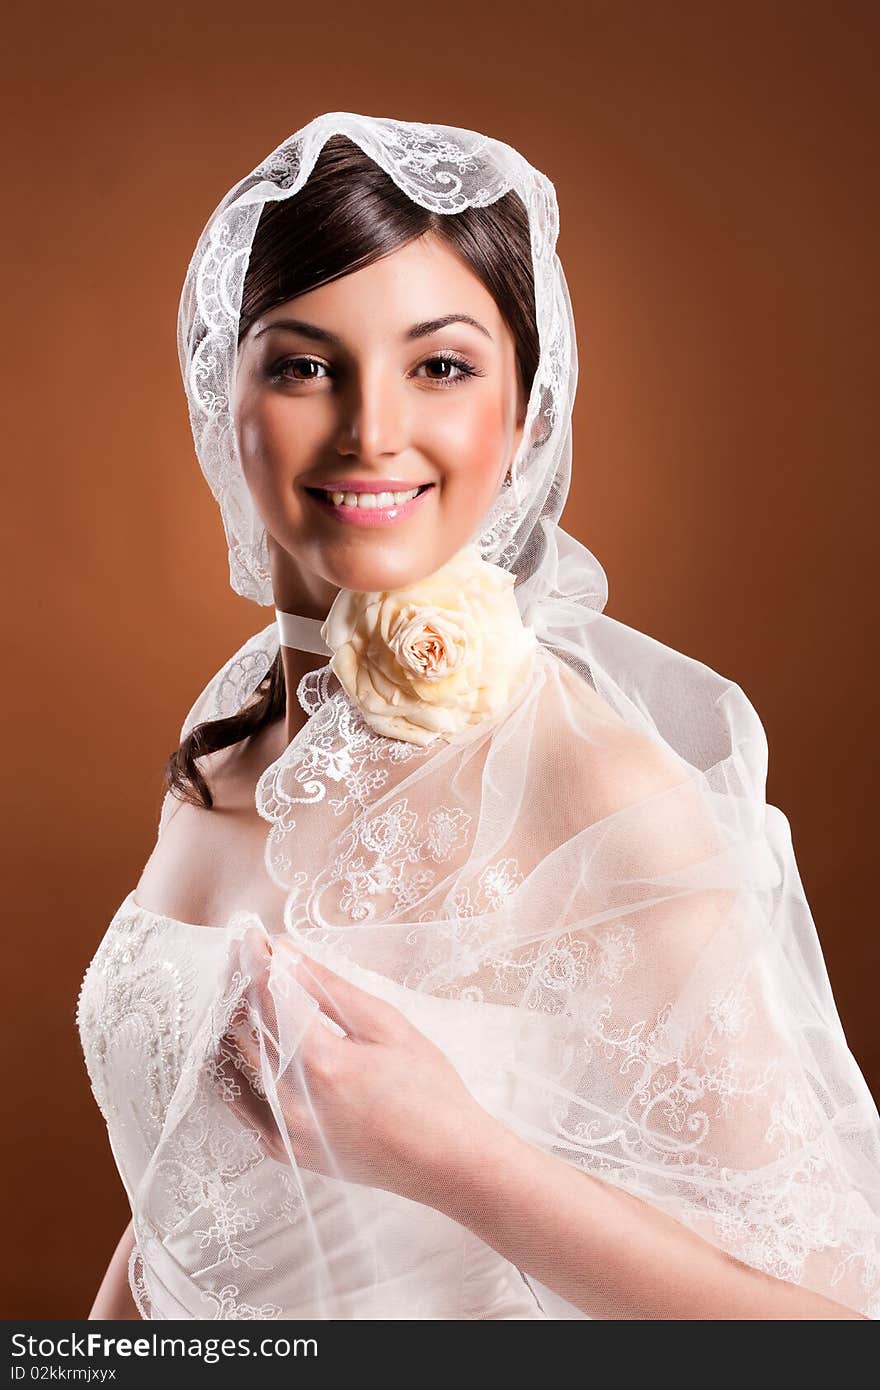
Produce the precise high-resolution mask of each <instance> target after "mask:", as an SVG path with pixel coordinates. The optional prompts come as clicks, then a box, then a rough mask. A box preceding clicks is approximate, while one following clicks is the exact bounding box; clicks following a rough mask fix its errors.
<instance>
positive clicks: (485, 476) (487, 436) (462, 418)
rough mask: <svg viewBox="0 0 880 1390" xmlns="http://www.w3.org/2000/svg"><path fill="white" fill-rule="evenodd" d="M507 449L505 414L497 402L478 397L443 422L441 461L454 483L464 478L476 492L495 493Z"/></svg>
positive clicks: (475, 396) (451, 412) (448, 476)
mask: <svg viewBox="0 0 880 1390" xmlns="http://www.w3.org/2000/svg"><path fill="white" fill-rule="evenodd" d="M507 448H508V428H507V422H506V418H505V412H504V410H503V407H502V405H501V404H500V403H499V402H498V401H496V400H492V399H489V398H487V397H480V396H478V395H477V394H476V393H475V394H474V397H473V398H472V399H471V400H470V401H467V402H466V403H465V404H464V406H463V408H462V409H461V410H455V411H452V410H451V411H450V412H449V414H448V417H447V419H445V420H444V422H443V429H442V460H441V461H442V465H443V471H444V473H445V475H446V476H447V478H448V479H449V480H450V481H452V482H456V481H458V479H459V478H463V479H465V480H467V482H468V483H469V484H470V486H471V487H472V488H473V489H474V490H476V489H478V488H479V489H480V490H482V491H485V490H491V489H493V488H494V486H495V483H496V481H497V478H498V473H499V471H500V469H501V465H502V462H503V461H504V460H505V459H506V452H507ZM481 485H482V486H481Z"/></svg>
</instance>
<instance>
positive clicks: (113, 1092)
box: [76, 915, 196, 1153]
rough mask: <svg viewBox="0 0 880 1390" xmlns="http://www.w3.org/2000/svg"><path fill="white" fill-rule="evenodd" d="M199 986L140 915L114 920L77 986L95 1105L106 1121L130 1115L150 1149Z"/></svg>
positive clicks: (123, 1120)
mask: <svg viewBox="0 0 880 1390" xmlns="http://www.w3.org/2000/svg"><path fill="white" fill-rule="evenodd" d="M195 988H196V971H195V966H194V965H192V964H185V963H181V960H180V957H179V954H177V953H175V954H174V955H170V954H168V953H166V952H165V950H164V949H163V943H162V937H161V929H160V924H159V923H158V922H157V921H146V922H145V921H144V920H143V919H142V918H140V917H138V916H137V915H134V916H125V917H120V918H118V919H116V920H115V921H114V922H113V924H112V925H111V927H110V928H109V929H108V931H107V934H106V935H105V937H104V939H103V941H102V942H101V944H100V946H99V947H98V950H97V951H96V952H95V955H94V957H93V958H92V961H91V964H90V965H89V967H88V969H87V970H86V973H85V975H84V977H83V980H82V984H81V986H80V992H79V997H78V1000H77V1009H76V1021H77V1027H78V1028H79V1032H80V1038H81V1041H82V1046H83V1052H84V1055H85V1060H86V1066H87V1070H88V1072H89V1079H90V1081H91V1087H92V1092H93V1094H94V1097H95V1100H96V1101H97V1104H98V1108H99V1110H100V1111H101V1114H102V1115H103V1117H104V1119H105V1121H106V1122H107V1124H108V1125H109V1124H110V1123H111V1121H115V1122H116V1123H118V1124H122V1125H124V1124H127V1123H128V1120H129V1116H133V1117H134V1120H135V1122H136V1123H137V1125H138V1127H139V1129H140V1132H141V1135H142V1138H143V1143H144V1148H145V1151H146V1152H148V1153H150V1152H152V1150H153V1149H154V1148H155V1146H156V1144H157V1142H158V1139H159V1135H160V1133H161V1130H162V1125H163V1122H164V1119H165V1112H166V1110H167V1107H168V1103H169V1101H170V1099H171V1096H172V1094H173V1091H174V1087H175V1085H176V1082H177V1078H178V1076H179V1075H180V1069H181V1065H182V1061H183V1056H184V1051H185V1047H186V1042H187V1038H188V1034H189V1028H190V1024H191V1020H190V1003H191V1000H192V997H193V994H194V993H195ZM122 1055H124V1056H126V1058H127V1059H128V1068H127V1069H126V1071H125V1073H124V1074H123V1073H122V1072H121V1071H120V1056H122Z"/></svg>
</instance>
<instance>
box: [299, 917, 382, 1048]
mask: <svg viewBox="0 0 880 1390" xmlns="http://www.w3.org/2000/svg"><path fill="white" fill-rule="evenodd" d="M278 944H279V945H280V946H282V947H283V948H284V949H285V950H286V951H287V953H288V955H289V956H290V957H294V958H295V959H292V963H291V966H290V969H291V972H292V974H293V976H294V978H295V979H296V981H297V983H298V984H300V985H302V987H303V989H305V990H307V991H308V993H309V994H311V996H312V998H313V999H315V1001H316V1002H317V1004H318V1007H319V1008H320V1009H321V1011H322V1012H323V1013H325V1014H326V1015H327V1016H328V1018H331V1019H332V1020H333V1022H334V1023H337V1024H338V1025H339V1027H340V1028H344V1029H345V1031H346V1033H349V1034H350V1035H351V1036H352V1037H355V1038H357V1039H358V1040H359V1041H361V1042H369V1041H378V1040H379V1038H380V1036H381V1032H382V1028H383V1025H385V1024H387V1023H388V1021H389V1020H390V1018H391V1016H392V1015H398V1016H400V1015H399V1010H397V1009H395V1008H394V1005H393V1004H388V1003H387V1002H386V1001H385V1000H384V999H378V998H377V997H376V995H374V994H370V993H369V991H368V990H365V989H361V988H360V987H359V986H358V985H354V984H352V983H351V981H350V980H346V979H345V978H344V977H343V976H342V975H337V973H336V971H335V970H331V969H330V967H329V966H328V965H323V964H322V963H321V962H320V961H317V960H314V959H313V958H312V957H311V956H301V955H300V953H299V952H298V951H297V950H296V948H295V947H294V945H293V943H292V942H291V941H290V939H289V938H288V937H282V938H281V940H280V942H279V943H278ZM314 1031H315V1030H314V1029H311V1030H310V1032H314ZM322 1031H324V1032H325V1033H326V1032H327V1031H328V1030H327V1029H323V1030H322Z"/></svg>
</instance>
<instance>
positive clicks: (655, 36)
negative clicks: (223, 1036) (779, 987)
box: [0, 0, 880, 1317]
mask: <svg viewBox="0 0 880 1390" xmlns="http://www.w3.org/2000/svg"><path fill="white" fill-rule="evenodd" d="M6 13H7V20H6V25H5V29H6V33H7V37H8V43H7V55H8V56H7V64H6V72H5V82H4V91H3V97H2V100H3V102H4V105H5V108H6V110H5V115H6V122H7V125H6V138H5V140H4V143H3V159H4V162H5V164H6V169H5V175H4V179H3V187H4V191H5V194H6V214H5V216H4V217H3V219H2V237H3V241H4V243H5V245H4V247H3V265H4V268H5V276H4V280H5V290H6V302H7V307H6V313H5V324H4V330H5V331H4V333H3V353H4V370H3V381H4V385H5V387H6V390H7V391H8V400H7V404H6V407H5V411H4V421H5V430H6V436H7V437H6V464H5V470H4V495H3V513H2V514H3V521H4V545H3V551H4V557H3V558H4V564H5V565H6V564H8V573H7V575H6V578H5V592H6V594H7V622H8V632H9V634H10V635H11V650H10V643H9V640H8V639H7V642H6V648H7V659H8V662H9V666H8V670H7V673H6V678H5V680H4V683H3V691H4V696H5V705H6V708H5V714H4V726H3V727H4V735H5V737H4V747H5V754H6V772H7V783H6V787H7V790H6V794H5V796H4V799H3V816H4V822H5V823H4V826H3V851H4V855H5V858H6V861H7V862H6V872H5V878H4V883H5V908H6V931H5V939H6V944H7V950H6V960H5V967H6V969H5V974H6V979H5V990H4V993H5V997H6V1000H7V1005H8V1009H7V1013H6V1021H7V1029H8V1031H7V1046H6V1049H5V1051H6V1057H7V1069H6V1081H7V1088H8V1100H7V1103H6V1105H5V1107H4V1108H5V1110H6V1116H7V1125H8V1130H7V1136H8V1137H7V1142H6V1144H5V1146H4V1151H3V1165H4V1170H5V1171H4V1174H3V1190H4V1192H5V1194H6V1199H7V1213H8V1214H7V1218H6V1221H5V1228H6V1230H5V1234H6V1237H7V1238H6V1240H5V1242H4V1245H5V1250H4V1259H3V1280H4V1283H5V1289H4V1291H3V1296H2V1308H0V1313H2V1314H3V1315H5V1316H6V1317H14V1316H25V1315H28V1316H32V1317H81V1316H85V1314H86V1313H87V1311H88V1308H89V1307H90V1305H91V1300H92V1298H93V1296H94V1293H95V1290H96V1288H97V1285H98V1283H99V1281H100V1279H101V1277H102V1275H103V1272H104V1269H105V1268H106V1264H107V1261H108V1259H109V1257H110V1254H111V1251H112V1249H113V1247H114V1245H115V1243H116V1240H117V1238H118V1236H119V1234H120V1232H121V1231H122V1228H123V1227H124V1226H125V1224H126V1223H127V1221H128V1217H129V1210H128V1206H127V1202H126V1198H125V1194H124V1192H123V1189H122V1186H121V1184H120V1181H119V1178H118V1175H117V1172H116V1169H115V1166H114V1164H113V1161H112V1157H111V1154H110V1150H109V1145H108V1143H107V1136H106V1131H105V1128H104V1125H103V1121H102V1120H101V1118H100V1115H99V1113H98V1111H97V1107H96V1106H95V1103H94V1100H93V1098H92V1095H91V1092H90V1090H89V1085H88V1079H87V1076H86V1072H85V1067H84V1064H83V1060H82V1055H81V1050H80V1044H79V1039H78V1037H77V1034H76V1032H75V1025H74V1011H75V1006H76V998H77V993H78V989H79V984H80V979H81V976H82V973H83V971H84V970H85V967H86V965H87V963H88V961H89V959H90V957H91V955H92V953H93V952H94V950H95V948H96V946H97V944H98V942H99V940H100V938H101V936H102V935H103V933H104V930H105V928H106V926H107V923H108V921H109V919H110V917H111V916H112V914H113V912H114V911H115V909H116V907H117V906H118V904H119V903H120V902H121V900H122V898H123V897H124V896H125V894H126V893H127V892H128V890H129V889H130V888H132V887H133V886H134V885H135V883H136V881H137V879H138V877H139V875H140V872H141V868H142V866H143V863H144V861H145V860H146V858H147V856H148V854H149V852H150V850H151V849H152V846H153V843H154V839H155V829H156V818H157V815H158V811H159V804H160V788H161V770H162V765H163V763H164V760H165V758H166V756H167V755H168V753H169V752H170V751H171V748H172V746H173V745H174V742H175V738H176V734H177V731H178V728H179V725H180V722H181V719H182V717H183V715H184V714H185V712H186V710H187V709H188V707H189V705H190V703H191V701H192V699H193V698H194V697H195V695H196V694H197V692H198V691H199V690H200V689H201V687H202V685H203V684H204V682H205V680H206V679H207V678H208V677H209V676H210V675H211V674H212V673H213V672H214V671H215V670H216V669H217V667H218V666H219V665H220V663H221V662H222V661H223V660H224V659H225V658H226V657H227V656H228V655H229V654H230V653H231V652H232V651H233V650H234V649H235V648H236V647H237V646H238V645H239V644H240V643H241V642H242V641H244V639H245V638H246V637H247V636H248V635H249V634H250V633H252V632H254V631H256V630H258V628H260V627H263V626H265V624H266V623H267V622H268V621H269V619H270V617H271V609H268V608H266V609H263V608H258V607H257V606H255V605H254V604H251V603H249V602H247V601H246V600H244V599H241V598H239V597H237V596H236V595H235V594H233V593H232V591H231V589H230V588H229V586H228V572H227V563H226V549H225V544H224V540H223V535H222V530H221V525H220V519H219V512H218V510H217V508H216V505H215V503H214V501H213V499H212V498H211V496H210V493H209V491H208V488H207V485H206V484H205V482H204V480H203V478H202V476H201V473H200V472H199V469H198V465H197V463H196V460H195V456H194V453H193V449H192V439H191V435H190V431H189V424H188V419H187V415H186V405H185V398H184V394H183V389H182V386H181V383H180V380H179V375H178V367H177V358H176V349H175V315H176V311H177V299H178V295H179V291H180V285H181V282H182V279H183V275H184V272H185V269H186V265H187V262H188V260H189V257H190V255H191V252H192V250H193V247H194V245H195V241H196V238H197V236H198V233H199V232H200V230H201V228H202V226H203V224H204V222H205V221H206V219H207V217H208V215H209V213H210V212H211V211H212V209H213V208H214V206H215V204H216V203H217V201H218V200H219V198H220V197H221V196H222V194H224V193H225V192H226V190H227V189H228V188H229V187H230V186H231V185H232V184H233V183H234V182H235V181H236V180H237V179H238V178H239V177H241V176H242V175H243V174H244V173H246V172H247V171H248V170H249V169H250V168H251V167H252V166H253V165H254V164H255V163H256V162H257V161H258V160H259V159H260V158H262V156H263V155H265V154H267V153H268V152H269V151H270V150H271V149H272V148H274V146H275V145H276V144H277V143H278V142H279V141H280V140H281V139H283V138H284V137H285V136H286V135H288V134H290V133H291V132H292V131H293V130H295V129H296V128H297V127H299V126H301V125H303V124H304V123H305V122H306V121H308V120H309V119H311V118H312V117H313V116H315V115H317V114H319V113H320V112H321V111H328V110H337V109H344V110H354V111H363V112H367V113H369V114H372V115H392V116H397V117H400V118H403V119H420V120H426V121H430V120H437V121H443V122H447V123H449V124H454V125H464V126H470V127H474V128H477V129H479V130H485V131H486V132H487V133H490V134H493V135H495V136H497V137H499V138H501V139H504V140H506V141H508V142H509V143H511V144H513V145H515V146H516V147H518V148H519V149H520V150H522V152H523V153H524V154H525V156H526V157H527V158H528V159H529V160H530V161H531V162H532V163H534V164H536V165H537V166H538V167H539V168H541V169H542V170H544V171H545V172H546V173H547V174H548V176H549V177H550V178H551V179H552V180H553V182H554V183H555V185H556V188H557V192H558V195H559V202H560V207H561V224H562V230H561V236H560V243H559V250H560V254H561V256H562V260H563V264H564V265H565V267H566V272H567V275H568V279H569V284H570V287H571V293H572V299H573V302H574V309H575V317H576V323H577V330H578V343H579V350H580V382H579V391H578V403H577V410H576V417H575V434H574V444H575V460H574V481H573V487H572V492H571V498H570V502H569V505H568V508H567V510H566V512H565V515H564V517H563V525H564V526H565V527H566V529H567V530H569V531H571V532H573V533H574V534H576V535H577V536H578V537H579V538H580V539H581V540H583V541H584V542H585V543H586V544H587V545H588V546H589V547H590V548H591V549H592V550H593V552H594V553H595V554H596V555H597V556H598V558H599V559H600V560H601V561H602V563H603V565H604V567H605V569H606V572H607V574H608V577H609V585H610V598H609V603H608V607H607V611H608V612H609V613H610V614H611V615H612V616H614V617H615V618H617V619H619V620H620V621H623V622H626V623H628V624H630V625H631V626H634V627H637V628H640V629H642V630H644V631H647V632H649V633H650V634H652V635H653V636H655V637H657V638H659V639H660V640H661V641H663V642H665V643H667V644H669V645H670V646H673V647H675V648H677V649H678V650H680V651H684V652H687V653H688V654H690V655H692V656H694V657H697V658H698V659H700V660H701V661H704V662H707V663H708V664H709V665H711V666H713V667H714V668H715V669H716V670H718V671H720V672H722V673H723V674H724V675H726V676H729V677H731V678H732V679H734V680H736V681H738V682H739V684H740V685H742V687H743V688H744V690H745V691H746V693H747V694H748V695H749V697H750V698H751V700H752V701H753V703H754V704H755V706H756V708H757V710H758V713H759V714H760V716H761V719H762V720H763V722H764V726H765V728H766V731H767V736H768V740H769V746H770V773H769V784H768V796H769V800H770V801H771V802H774V803H775V804H776V805H778V806H780V807H781V808H782V809H783V811H784V812H785V813H786V815H787V816H788V818H789V820H790V823H791V827H792V834H793V839H794V846H795V852H796V855H797V859H798V864H799V867H800V871H801V875H802V878H803V881H804V886H805V889H806V892H807V897H808V899H809V901H810V904H811V907H812V910H813V914H814V917H815V920H816V923H817V927H818V930H819V936H820V940H821V943H822V947H823V950H824V953H825V958H826V962H827V965H828V971H829V975H830V979H831V982H832V987H833V990H834V995H835V998H836V1000H837V1004H838V1008H839V1011H840V1014H841V1017H842V1020H843V1023H844V1027H845V1029H846V1032H847V1036H848V1039H849V1043H850V1046H851V1048H852V1051H853V1052H854V1054H855V1056H856V1059H857V1060H858V1062H859V1064H860V1065H861V1067H862V1069H863V1071H864V1072H865V1075H866V1076H867V1078H868V1081H869V1084H870V1085H871V1086H872V1088H873V1090H874V1094H875V1095H877V1094H878V1092H880V1035H878V1027H877V1005H876V997H877V968H878V962H880V948H878V944H877V910H876V900H875V892H874V887H875V881H876V862H877V846H876V822H875V816H874V807H875V801H876V774H877V761H876V754H875V749H876V742H877V722H876V716H877V700H876V678H877V657H876V650H875V645H874V642H873V641H872V640H870V639H869V631H873V632H876V630H877V629H876V618H877V615H876V611H875V598H876V582H875V575H876V568H875V567H876V559H877V543H876V535H875V498H874V494H873V489H872V484H873V483H874V480H875V474H876V469H877V416H876V400H877V385H878V381H877V365H876V364H877V326H878V325H877V319H878V294H877V281H876V274H875V267H876V258H877V247H878V245H880V226H878V221H880V219H878V194H877V181H876V167H877V158H876V156H877V144H876V139H877V134H878V111H877V106H876V98H875V93H876V69H877V57H878V45H877V39H878V28H880V9H878V7H877V6H876V5H874V4H872V3H869V2H868V0H866V3H864V4H858V3H854V2H853V0H850V2H849V3H840V0H838V3H835V4H831V3H827V4H810V5H806V4H799V3H788V4H771V3H766V4H754V3H748V4H743V3H735V4H734V3H731V4H716V3H706V2H705V0H704V3H684V2H683V0H674V2H673V3H665V4H662V5H661V4H654V3H620V0H615V3H608V4H602V3H596V2H595V0H594V2H593V3H586V4H583V3H582V4H579V5H577V6H571V7H570V8H567V7H565V6H549V5H542V4H536V3H534V0H529V2H528V3H523V0H514V3H508V4H506V5H505V6H504V9H503V12H499V14H498V15H497V16H496V17H495V18H494V19H493V18H491V17H489V16H488V15H486V14H481V12H480V9H479V7H478V6H475V5H472V4H467V5H464V4H459V3H450V4H447V5H445V6H437V5H432V6H416V5H412V4H407V5H393V4H391V5H385V6H383V7H382V8H381V10H380V9H377V8H375V7H366V6H364V5H362V4H348V3H342V4H336V5H334V6H333V7H332V9H330V8H328V7H325V6H322V5H319V6H316V7H314V8H311V7H309V6H304V5H298V6H296V7H294V8H292V9H290V10H284V9H282V8H281V7H280V6H278V5H271V6H269V5H266V6H244V7H243V6H242V5H241V3H240V0H235V2H234V3H233V2H232V0H220V2H219V3H216V2H215V3H213V4H208V5H205V6H203V5H198V6H196V5H194V4H193V5H190V6H186V5H184V6H182V7H181V6H179V5H176V4H175V5H172V4H169V3H167V0H166V3H159V4H153V5H152V6H151V7H150V8H149V12H148V14H146V15H139V14H137V13H136V12H135V13H133V14H124V13H122V12H121V10H120V8H119V7H118V6H117V5H116V4H112V5H111V4H106V5H104V4H91V5H89V4H86V5H85V6H83V5H77V6H73V5H70V6H68V5H61V4H56V5H45V4H36V3H33V2H32V0H30V2H29V3H27V4H22V3H18V4H14V5H12V7H11V8H7V11H6ZM541 17H544V18H543V20H542V18H541ZM548 20H549V21H550V22H552V25H553V31H552V32H547V31H546V30H543V29H542V27H541V25H542V22H543V23H547V22H548Z"/></svg>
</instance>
